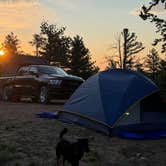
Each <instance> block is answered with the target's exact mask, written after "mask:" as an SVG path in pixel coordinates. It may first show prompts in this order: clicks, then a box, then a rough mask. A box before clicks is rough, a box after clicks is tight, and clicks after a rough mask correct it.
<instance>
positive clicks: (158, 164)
mask: <svg viewBox="0 0 166 166" xmlns="http://www.w3.org/2000/svg"><path fill="white" fill-rule="evenodd" d="M60 109H62V104H60V103H54V104H51V105H41V104H34V103H27V102H22V103H10V102H5V103H4V102H0V166H6V165H7V166H55V165H56V164H55V163H56V158H55V146H56V143H57V141H58V136H59V132H60V131H61V130H62V129H63V128H64V126H65V127H68V129H69V133H68V134H67V137H68V138H69V139H76V138H77V137H89V138H90V148H91V152H90V153H89V154H87V155H86V156H85V157H84V158H83V159H82V161H81V164H80V165H81V166H166V139H160V140H141V141H140V140H126V139H121V138H117V137H113V138H109V137H106V136H103V135H101V134H98V133H95V132H93V131H90V130H87V129H84V128H80V127H77V126H73V125H65V124H62V123H61V122H58V121H56V120H50V119H39V118H37V117H36V116H35V114H36V113H39V112H46V111H48V112H54V111H55V110H60Z"/></svg>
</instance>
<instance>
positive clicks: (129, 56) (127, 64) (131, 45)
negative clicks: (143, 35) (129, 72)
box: [122, 29, 144, 69]
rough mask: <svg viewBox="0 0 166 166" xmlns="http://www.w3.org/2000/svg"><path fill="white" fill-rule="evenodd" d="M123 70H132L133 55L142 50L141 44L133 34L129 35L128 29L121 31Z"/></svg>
mask: <svg viewBox="0 0 166 166" xmlns="http://www.w3.org/2000/svg"><path fill="white" fill-rule="evenodd" d="M122 34H123V38H124V43H123V50H124V51H123V54H124V56H123V69H126V68H127V69H132V68H133V66H134V55H135V54H137V53H139V52H140V51H142V50H143V49H144V47H143V44H142V43H141V42H138V41H137V36H136V34H135V33H130V32H129V30H128V29H123V33H122Z"/></svg>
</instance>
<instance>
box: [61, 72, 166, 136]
mask: <svg viewBox="0 0 166 166" xmlns="http://www.w3.org/2000/svg"><path fill="white" fill-rule="evenodd" d="M157 91H159V88H158V87H157V86H156V85H155V84H154V83H153V82H152V81H151V80H150V79H148V78H147V77H145V76H143V75H142V74H139V73H137V72H133V71H129V70H121V69H111V70H107V71H103V72H99V73H97V74H96V75H94V76H92V77H90V78H89V79H88V80H87V81H85V82H84V83H83V84H82V85H81V86H80V87H79V88H78V89H77V90H76V91H75V92H74V94H73V95H72V96H71V97H70V99H69V100H68V101H67V103H66V104H65V106H64V109H65V111H62V112H60V114H59V119H60V120H62V121H64V122H68V123H75V124H79V125H81V126H84V127H88V128H91V129H95V130H96V131H100V132H103V133H105V134H107V135H109V134H110V133H112V132H116V131H118V129H121V128H125V127H126V128H127V129H136V128H137V129H138V128H139V129H140V127H142V128H143V127H144V128H145V127H146V126H148V128H150V127H152V125H151V124H155V126H157V124H161V123H165V124H166V111H162V112H160V111H159V110H152V111H151V110H148V109H151V108H150V107H149V108H148V107H147V102H143V101H144V100H145V99H146V98H148V96H151V95H152V94H154V93H155V92H157ZM142 103H146V104H144V105H145V106H142ZM148 105H151V104H150V103H149V104H148ZM144 108H145V109H146V110H147V112H146V110H143V109H144ZM156 111H158V112H156ZM156 117H158V118H156ZM149 126H150V127H149ZM160 126H161V125H160ZM152 128H153V127H152ZM153 129H154V128H153Z"/></svg>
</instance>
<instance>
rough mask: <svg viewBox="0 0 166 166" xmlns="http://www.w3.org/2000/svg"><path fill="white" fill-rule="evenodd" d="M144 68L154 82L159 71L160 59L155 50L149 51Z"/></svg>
mask: <svg viewBox="0 0 166 166" xmlns="http://www.w3.org/2000/svg"><path fill="white" fill-rule="evenodd" d="M146 67H147V69H148V71H149V72H150V73H151V74H152V79H153V80H154V81H156V79H157V78H156V77H157V73H158V72H159V70H160V58H159V54H158V52H157V51H156V49H154V48H153V49H151V50H150V52H149V54H148V55H147V59H146Z"/></svg>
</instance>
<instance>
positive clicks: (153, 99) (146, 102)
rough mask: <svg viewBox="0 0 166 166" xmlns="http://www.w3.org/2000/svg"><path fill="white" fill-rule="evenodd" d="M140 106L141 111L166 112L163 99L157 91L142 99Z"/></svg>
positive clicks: (165, 103) (165, 104)
mask: <svg viewBox="0 0 166 166" xmlns="http://www.w3.org/2000/svg"><path fill="white" fill-rule="evenodd" d="M140 106H141V107H140V108H141V112H166V102H165V99H164V98H163V97H162V96H161V95H160V93H159V92H157V93H154V94H152V95H150V96H148V97H146V98H145V99H143V100H142V101H141V105H140Z"/></svg>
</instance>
